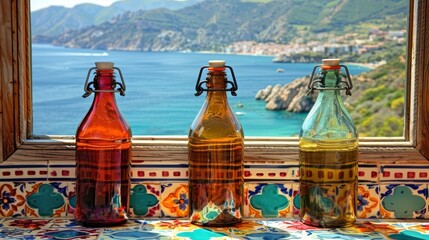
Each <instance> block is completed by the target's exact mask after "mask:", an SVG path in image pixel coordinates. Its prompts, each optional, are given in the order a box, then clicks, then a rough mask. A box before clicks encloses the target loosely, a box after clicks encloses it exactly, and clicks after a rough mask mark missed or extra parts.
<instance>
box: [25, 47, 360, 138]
mask: <svg viewBox="0 0 429 240" xmlns="http://www.w3.org/2000/svg"><path fill="white" fill-rule="evenodd" d="M32 57H33V59H32V65H33V76H32V77H33V87H32V88H33V133H34V134H36V135H45V134H49V135H56V134H65V135H74V134H75V131H76V128H77V127H78V125H79V123H80V121H81V120H82V118H83V117H84V116H85V114H86V112H87V111H88V109H89V107H90V105H91V103H92V99H93V95H91V96H90V97H88V98H85V99H84V98H82V94H83V93H84V90H83V87H84V86H83V85H84V82H85V78H86V75H87V73H88V69H89V68H91V67H93V66H95V65H94V62H96V61H112V62H114V63H115V66H116V67H119V68H120V69H121V71H122V73H123V76H124V79H125V83H126V86H127V91H126V96H125V97H121V96H120V95H119V94H117V98H116V99H117V102H118V105H119V108H120V110H121V112H122V114H123V115H124V116H125V118H126V119H127V121H128V122H129V123H130V125H131V128H132V131H133V135H187V134H188V129H189V126H190V125H191V123H192V121H193V119H194V118H195V116H196V115H197V113H198V111H199V109H200V107H201V105H202V103H203V101H204V98H205V94H203V95H201V96H199V97H195V96H194V92H195V83H196V80H197V77H198V73H199V69H200V68H201V67H202V66H203V65H207V62H208V60H212V59H224V60H226V62H227V65H229V66H232V67H233V69H234V73H235V76H236V78H237V82H238V91H237V94H238V96H236V97H233V96H231V95H228V99H229V102H230V105H231V106H232V108H233V110H234V111H235V112H236V113H237V115H238V118H239V119H240V121H241V124H242V125H243V129H244V132H245V135H246V136H285V137H286V136H293V135H297V134H298V133H299V129H300V126H301V124H302V121H303V120H304V118H305V116H306V114H294V113H287V112H285V111H268V110H265V102H264V101H256V100H255V95H256V93H257V91H258V90H259V89H262V88H265V87H266V86H267V85H270V84H271V85H275V84H278V83H280V84H282V85H283V84H285V83H288V82H291V81H293V80H294V79H296V78H298V77H302V76H305V75H309V74H310V73H311V71H312V69H313V66H314V64H279V63H273V62H272V61H271V60H272V58H271V57H265V56H243V55H225V54H205V53H177V52H168V53H158V52H156V53H154V52H121V51H100V50H89V49H69V48H62V47H54V46H50V45H41V44H33V52H32ZM278 68H283V69H284V70H285V72H284V73H277V71H276V69H278ZM349 70H350V71H351V74H357V73H359V72H362V71H365V70H366V69H365V68H361V67H349ZM227 74H228V76H231V75H230V73H229V72H228V73H227ZM91 76H92V75H91ZM204 77H205V74H204ZM230 79H231V77H230ZM91 80H92V79H91ZM238 105H243V107H238Z"/></svg>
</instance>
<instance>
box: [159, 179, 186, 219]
mask: <svg viewBox="0 0 429 240" xmlns="http://www.w3.org/2000/svg"><path fill="white" fill-rule="evenodd" d="M160 206H161V211H162V216H164V217H179V218H183V217H188V216H189V188H188V183H165V184H162V185H161V202H160Z"/></svg>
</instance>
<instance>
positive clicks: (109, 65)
mask: <svg viewBox="0 0 429 240" xmlns="http://www.w3.org/2000/svg"><path fill="white" fill-rule="evenodd" d="M95 66H96V67H97V70H103V69H113V62H95Z"/></svg>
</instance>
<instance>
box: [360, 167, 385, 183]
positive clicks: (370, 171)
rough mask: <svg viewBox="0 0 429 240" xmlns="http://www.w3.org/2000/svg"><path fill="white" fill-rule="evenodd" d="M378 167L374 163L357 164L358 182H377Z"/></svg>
mask: <svg viewBox="0 0 429 240" xmlns="http://www.w3.org/2000/svg"><path fill="white" fill-rule="evenodd" d="M379 172H380V171H379V168H378V166H377V165H376V164H359V167H358V178H359V182H360V183H361V182H374V183H376V182H378V178H379V175H380V174H379Z"/></svg>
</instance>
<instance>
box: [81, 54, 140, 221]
mask: <svg viewBox="0 0 429 240" xmlns="http://www.w3.org/2000/svg"><path fill="white" fill-rule="evenodd" d="M94 69H95V70H96V73H95V78H94V81H93V82H90V83H88V78H89V75H90V73H91V71H92V70H94ZM114 69H116V70H117V71H118V72H119V73H120V76H121V80H122V83H119V82H116V80H115V76H114ZM91 85H93V86H94V88H95V89H92V88H91ZM116 85H119V86H120V87H119V88H118V89H115V87H116ZM85 92H86V93H85V94H84V95H83V97H87V96H89V95H90V94H91V93H92V92H94V93H95V97H94V101H93V103H92V106H91V108H90V109H89V111H88V113H87V114H86V116H85V118H84V119H83V120H82V122H81V124H80V126H79V127H78V129H77V131H76V195H77V201H76V212H75V217H76V220H77V222H78V223H80V224H82V225H84V226H90V227H105V226H115V225H120V224H123V223H125V222H126V221H127V219H128V217H127V211H128V206H129V194H130V160H131V136H132V135H131V129H130V126H129V125H128V123H127V122H126V120H125V119H124V117H123V116H122V115H121V113H120V112H119V109H118V107H117V105H116V99H115V92H120V93H121V95H125V94H124V93H125V84H124V81H123V78H122V73H121V71H120V69H119V68H116V67H113V63H111V62H97V63H96V68H91V69H90V70H89V71H88V76H87V78H86V82H85Z"/></svg>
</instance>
